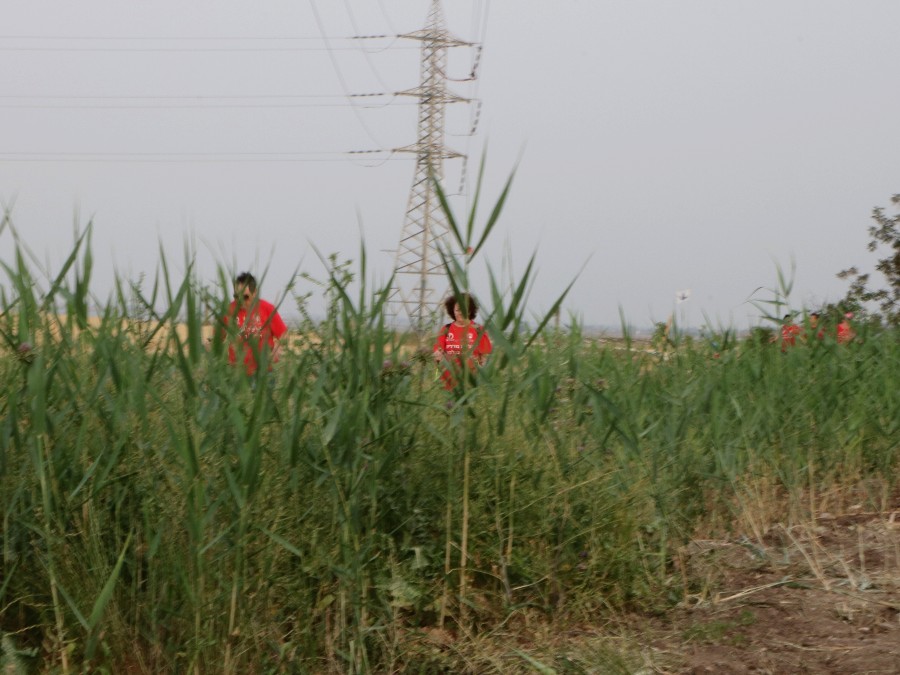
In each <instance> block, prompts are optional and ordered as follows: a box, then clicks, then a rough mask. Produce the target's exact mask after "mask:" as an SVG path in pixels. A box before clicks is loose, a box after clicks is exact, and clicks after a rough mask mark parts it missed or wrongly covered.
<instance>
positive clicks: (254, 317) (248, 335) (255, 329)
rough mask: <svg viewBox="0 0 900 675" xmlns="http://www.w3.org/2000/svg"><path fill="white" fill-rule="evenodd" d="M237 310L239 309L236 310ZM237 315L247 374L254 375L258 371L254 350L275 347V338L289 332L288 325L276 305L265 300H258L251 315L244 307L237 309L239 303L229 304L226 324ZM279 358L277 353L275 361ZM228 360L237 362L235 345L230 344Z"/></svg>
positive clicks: (258, 351)
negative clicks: (276, 309)
mask: <svg viewBox="0 0 900 675" xmlns="http://www.w3.org/2000/svg"><path fill="white" fill-rule="evenodd" d="M235 310H237V311H236V312H235ZM233 316H236V317H237V325H238V329H239V331H238V335H239V336H240V340H241V344H242V345H243V350H244V366H245V367H246V369H247V374H248V375H252V374H253V373H255V372H256V359H255V358H254V356H253V350H254V349H255V350H256V352H257V353H258V354H259V353H262V351H263V350H264V349H269V350H271V349H273V348H274V347H275V340H277V339H278V338H280V337H281V336H282V335H284V334H285V333H287V326H286V325H285V324H284V321H282V320H281V316H280V315H279V314H278V312H277V311H275V306H274V305H272V303H270V302H266V301H265V300H257V301H256V302H255V303H254V305H253V307H251V308H250V315H249V317H248V316H247V310H245V309H244V308H243V307H241V308H240V309H237V303H236V302H233V301H232V303H231V304H230V305H229V306H228V314H227V315H226V316H225V318H224V319H223V321H224V323H225V325H226V326H227V325H228V321H229V319H230V318H231V317H233ZM277 360H278V354H277V353H276V354H275V356H274V358H273V359H272V361H273V362H275V361H277ZM228 362H229V363H230V364H232V365H234V364H235V363H237V354H236V353H235V350H234V345H233V344H232V345H229V346H228Z"/></svg>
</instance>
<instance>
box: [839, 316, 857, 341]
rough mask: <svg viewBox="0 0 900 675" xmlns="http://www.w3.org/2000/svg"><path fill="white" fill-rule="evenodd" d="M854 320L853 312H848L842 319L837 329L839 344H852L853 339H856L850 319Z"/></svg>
mask: <svg viewBox="0 0 900 675" xmlns="http://www.w3.org/2000/svg"><path fill="white" fill-rule="evenodd" d="M852 318H853V312H847V313H846V314H844V318H843V319H841V322H840V323H839V324H838V327H837V341H838V344H842V345H845V344H847V343H848V342H851V341H852V340H853V338H855V337H856V331H855V330H853V326H851V325H850V319H852Z"/></svg>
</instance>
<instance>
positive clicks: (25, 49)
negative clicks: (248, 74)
mask: <svg viewBox="0 0 900 675" xmlns="http://www.w3.org/2000/svg"><path fill="white" fill-rule="evenodd" d="M395 49H409V50H412V49H415V47H395ZM357 50H358V48H357V47H334V46H325V47H0V52H100V53H104V52H134V53H155V52H162V53H187V52H191V53H205V52H217V53H240V52H254V53H256V52H328V53H331V52H338V51H344V52H353V51H357Z"/></svg>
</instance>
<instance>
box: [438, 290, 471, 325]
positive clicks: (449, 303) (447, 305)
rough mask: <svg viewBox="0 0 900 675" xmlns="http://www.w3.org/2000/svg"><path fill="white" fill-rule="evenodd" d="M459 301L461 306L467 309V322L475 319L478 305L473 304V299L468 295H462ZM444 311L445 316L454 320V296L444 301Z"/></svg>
mask: <svg viewBox="0 0 900 675" xmlns="http://www.w3.org/2000/svg"><path fill="white" fill-rule="evenodd" d="M459 299H460V300H461V301H462V303H463V306H464V307H466V308H467V309H468V313H469V321H471V320H472V319H474V318H475V315H476V314H478V303H477V302H475V298H473V297H472V296H471V295H469V294H468V293H462V294H460V296H459ZM444 309H445V310H447V316H449V317H450V318H451V319H455V318H456V316H455V311H456V296H455V295H451V296H450V297H449V298H447V299H446V300H444Z"/></svg>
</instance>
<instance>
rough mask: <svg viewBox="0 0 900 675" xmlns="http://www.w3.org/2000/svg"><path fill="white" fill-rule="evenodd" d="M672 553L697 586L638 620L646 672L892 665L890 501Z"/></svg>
mask: <svg viewBox="0 0 900 675" xmlns="http://www.w3.org/2000/svg"><path fill="white" fill-rule="evenodd" d="M680 562H681V567H682V572H683V574H684V575H685V578H686V579H688V580H690V583H691V586H692V590H695V591H696V592H695V593H694V594H693V595H690V596H688V597H686V598H685V601H684V602H683V603H682V604H681V606H680V607H679V608H677V609H676V610H674V611H671V612H668V613H666V615H665V616H662V617H656V618H650V619H647V618H642V619H641V622H642V624H643V627H642V629H641V630H640V632H642V633H643V635H644V638H643V639H641V642H643V643H644V647H645V649H646V650H647V651H645V654H646V655H647V656H648V657H650V658H649V659H648V660H649V662H650V663H651V664H653V665H652V666H651V667H650V668H648V669H647V672H664V673H718V674H729V673H772V674H776V673H777V674H780V673H854V674H856V673H900V500H897V501H896V502H895V503H894V505H893V507H892V509H891V510H889V511H887V512H885V513H863V512H861V509H857V510H856V512H851V513H847V514H843V515H841V516H834V515H831V514H821V516H820V517H819V518H818V519H817V520H816V522H815V523H812V524H810V525H808V526H803V527H793V528H787V527H783V526H778V527H775V528H772V529H770V530H769V532H768V533H767V534H766V536H765V540H764V541H763V542H751V541H748V540H743V541H697V542H693V543H692V544H691V545H690V546H688V547H685V549H684V550H683V551H682V552H681V556H680ZM632 628H635V626H632Z"/></svg>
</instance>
